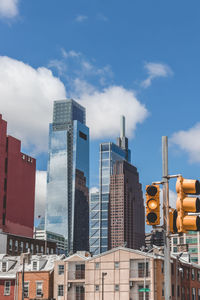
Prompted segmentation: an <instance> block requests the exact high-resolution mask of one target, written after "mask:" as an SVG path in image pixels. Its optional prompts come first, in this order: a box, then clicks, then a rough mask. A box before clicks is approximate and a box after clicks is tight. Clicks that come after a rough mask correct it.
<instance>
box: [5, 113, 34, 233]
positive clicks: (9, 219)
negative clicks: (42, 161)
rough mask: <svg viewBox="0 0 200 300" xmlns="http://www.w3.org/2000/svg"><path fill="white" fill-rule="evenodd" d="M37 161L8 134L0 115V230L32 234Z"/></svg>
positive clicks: (18, 141)
mask: <svg viewBox="0 0 200 300" xmlns="http://www.w3.org/2000/svg"><path fill="white" fill-rule="evenodd" d="M35 170H36V160H35V159H34V158H32V157H30V156H28V155H26V154H24V153H22V152H21V141H20V140H18V139H16V138H14V137H12V136H9V135H7V122H6V121H4V120H3V119H2V115H0V231H3V232H6V233H10V234H14V235H19V236H25V237H30V238H31V237H33V224H34V201H35Z"/></svg>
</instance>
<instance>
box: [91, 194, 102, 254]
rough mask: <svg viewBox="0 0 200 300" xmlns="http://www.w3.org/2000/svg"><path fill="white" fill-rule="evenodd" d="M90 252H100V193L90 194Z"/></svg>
mask: <svg viewBox="0 0 200 300" xmlns="http://www.w3.org/2000/svg"><path fill="white" fill-rule="evenodd" d="M90 252H91V253H92V254H93V255H97V254H99V253H100V203H99V193H92V194H90Z"/></svg>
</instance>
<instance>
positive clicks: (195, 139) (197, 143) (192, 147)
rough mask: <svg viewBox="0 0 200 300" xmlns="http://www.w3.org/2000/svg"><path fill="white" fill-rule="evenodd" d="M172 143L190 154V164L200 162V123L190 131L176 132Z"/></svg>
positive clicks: (171, 139)
mask: <svg viewBox="0 0 200 300" xmlns="http://www.w3.org/2000/svg"><path fill="white" fill-rule="evenodd" d="M170 143H171V145H176V146H178V147H179V148H180V149H181V150H183V151H185V152H186V153H188V155H189V160H190V162H192V163H193V162H200V123H197V124H196V125H195V126H194V127H192V128H190V129H188V130H185V131H184V130H181V131H178V132H175V133H174V134H173V135H172V137H171V138H170Z"/></svg>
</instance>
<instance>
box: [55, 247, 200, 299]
mask: <svg viewBox="0 0 200 300" xmlns="http://www.w3.org/2000/svg"><path fill="white" fill-rule="evenodd" d="M156 252H157V253H156ZM171 281H172V300H175V299H178V300H181V299H182V300H199V299H200V267H199V266H198V265H196V264H193V263H189V262H187V261H186V260H184V259H183V258H180V259H178V258H176V257H175V256H174V257H171ZM144 291H145V293H146V300H164V299H165V298H164V297H165V292H164V257H163V254H160V253H159V252H158V250H155V251H154V253H145V252H141V251H138V250H133V249H127V248H123V247H119V248H116V249H112V250H110V251H107V252H104V253H102V254H100V255H97V256H95V257H88V256H85V255H84V254H83V253H75V254H74V255H72V256H70V257H67V258H66V259H64V260H62V261H56V262H55V268H54V298H55V299H58V300H101V299H104V300H121V299H123V300H143V297H144ZM176 295H177V297H176Z"/></svg>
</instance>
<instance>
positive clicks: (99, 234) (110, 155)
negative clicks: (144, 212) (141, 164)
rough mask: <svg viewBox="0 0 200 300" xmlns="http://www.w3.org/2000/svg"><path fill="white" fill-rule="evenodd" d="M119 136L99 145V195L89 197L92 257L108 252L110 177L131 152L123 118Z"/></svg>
mask: <svg viewBox="0 0 200 300" xmlns="http://www.w3.org/2000/svg"><path fill="white" fill-rule="evenodd" d="M121 122H122V123H121V135H120V137H119V138H118V139H117V145H116V144H114V143H102V144H100V161H99V193H95V194H91V195H90V252H92V253H93V254H94V255H96V254H99V253H102V252H105V251H107V250H108V228H109V224H108V221H109V220H108V212H109V209H108V206H109V189H110V176H111V175H112V174H113V166H114V164H115V163H116V162H117V161H121V160H126V161H128V162H130V160H131V152H130V150H129V149H128V139H127V138H126V137H125V118H124V117H122V119H121Z"/></svg>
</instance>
